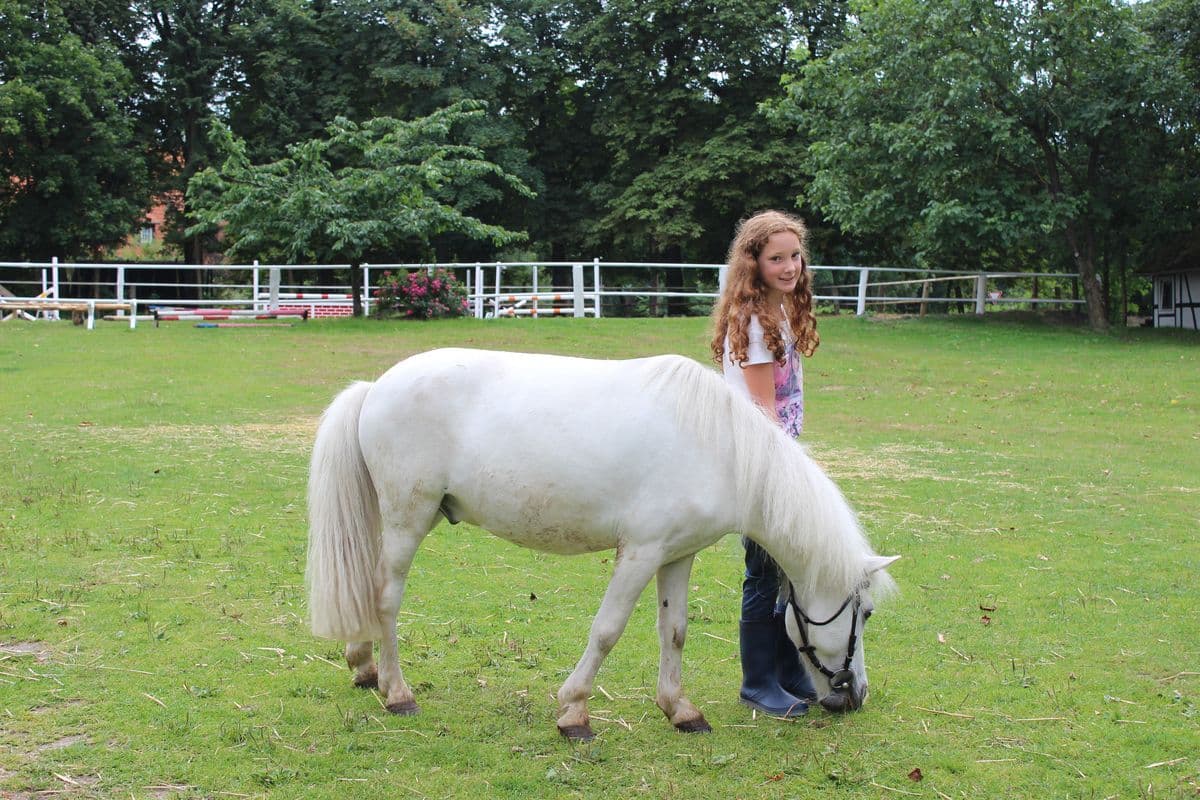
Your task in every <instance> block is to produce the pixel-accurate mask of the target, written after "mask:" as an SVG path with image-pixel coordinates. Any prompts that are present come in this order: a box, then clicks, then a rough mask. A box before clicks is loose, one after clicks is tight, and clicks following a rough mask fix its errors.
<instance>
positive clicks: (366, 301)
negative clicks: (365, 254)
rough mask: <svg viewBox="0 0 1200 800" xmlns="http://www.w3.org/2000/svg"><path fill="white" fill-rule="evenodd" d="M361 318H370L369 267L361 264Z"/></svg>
mask: <svg viewBox="0 0 1200 800" xmlns="http://www.w3.org/2000/svg"><path fill="white" fill-rule="evenodd" d="M362 271H363V301H362V307H363V316H364V317H369V316H371V265H370V264H363V265H362Z"/></svg>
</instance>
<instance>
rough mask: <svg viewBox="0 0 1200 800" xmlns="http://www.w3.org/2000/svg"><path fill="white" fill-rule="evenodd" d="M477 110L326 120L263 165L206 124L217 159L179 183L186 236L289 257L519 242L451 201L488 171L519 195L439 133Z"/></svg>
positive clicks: (358, 258) (339, 257) (490, 173)
mask: <svg viewBox="0 0 1200 800" xmlns="http://www.w3.org/2000/svg"><path fill="white" fill-rule="evenodd" d="M481 113H482V112H481V111H480V109H479V108H478V106H477V105H475V104H469V103H465V102H464V103H459V104H456V105H454V106H450V107H448V108H445V109H442V110H439V111H435V112H434V113H432V114H430V115H429V116H427V117H422V118H420V119H416V120H410V121H402V120H397V119H391V118H385V117H380V118H376V119H372V120H368V121H367V122H364V123H362V124H361V125H360V124H357V123H354V122H351V121H350V120H348V119H345V118H338V119H337V120H335V121H334V122H333V123H332V124H331V125H330V126H329V128H328V131H327V136H326V138H323V139H311V140H309V141H306V142H301V143H299V144H294V145H291V146H289V147H288V149H287V153H288V155H287V157H286V158H283V159H281V160H279V161H275V162H271V163H269V164H263V165H252V164H251V163H250V160H249V157H248V156H247V148H246V144H245V143H244V142H243V141H241V140H240V139H238V138H236V137H234V136H233V135H232V134H230V133H229V132H228V130H226V129H224V128H216V129H214V136H215V137H219V139H220V141H221V143H222V146H223V149H224V150H225V157H224V161H223V163H222V164H221V165H220V166H219V167H213V168H209V169H207V170H205V171H204V172H202V173H200V174H199V175H197V176H196V177H195V178H193V180H192V182H191V183H190V184H189V187H188V193H189V199H190V201H191V212H192V214H193V215H194V217H195V218H196V219H197V220H198V223H197V224H196V225H195V226H193V227H192V228H190V229H189V233H198V232H202V231H205V230H213V229H215V228H217V227H218V226H220V227H223V229H224V231H225V233H226V236H227V241H228V244H229V247H228V250H227V254H228V255H229V256H230V257H232V258H238V257H254V258H280V259H284V260H287V261H295V262H300V263H303V262H312V261H316V262H318V263H336V262H350V263H351V264H358V263H361V262H362V261H363V260H364V259H365V258H366V257H367V256H368V255H369V254H370V253H373V252H379V251H384V250H388V249H399V248H401V247H403V246H407V247H409V248H417V249H419V252H420V255H422V256H425V255H432V254H431V253H429V252H428V249H429V243H430V240H431V239H432V238H433V237H435V236H439V235H443V234H447V233H455V234H459V235H462V236H466V237H468V238H471V239H486V240H490V241H492V242H493V243H495V244H498V245H499V244H505V243H509V242H515V241H519V240H520V239H521V238H523V237H522V234H520V233H515V232H512V231H508V230H506V229H504V228H501V227H499V226H497V225H490V224H487V223H484V222H482V221H480V220H479V219H477V218H475V217H473V216H470V215H468V214H466V213H464V211H463V210H462V209H461V208H460V207H459V205H460V203H462V198H463V196H464V195H471V194H472V193H475V192H478V191H479V190H480V189H479V187H480V185H481V184H486V183H487V182H488V181H489V180H493V179H494V180H496V181H498V182H499V183H501V184H503V185H506V186H507V187H509V188H510V189H513V190H515V191H518V192H523V193H526V194H528V193H529V190H528V189H526V188H525V186H524V184H522V183H521V182H520V181H519V180H518V179H517V178H515V177H514V176H512V175H509V174H508V173H506V172H504V171H503V170H502V169H501V168H500V167H498V166H497V165H495V164H493V163H491V162H489V161H487V160H486V159H484V158H483V154H482V153H481V152H480V151H479V150H478V149H477V148H475V147H472V146H470V145H464V144H455V143H453V142H452V141H451V140H452V139H453V138H454V129H455V127H456V126H457V125H459V124H461V123H463V122H465V121H467V120H470V119H472V118H474V117H477V116H479V115H480V114H481Z"/></svg>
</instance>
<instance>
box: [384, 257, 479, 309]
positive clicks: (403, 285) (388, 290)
mask: <svg viewBox="0 0 1200 800" xmlns="http://www.w3.org/2000/svg"><path fill="white" fill-rule="evenodd" d="M469 307H470V306H469V304H468V302H467V287H466V286H464V285H463V284H462V283H461V282H460V281H459V280H458V279H457V278H455V277H454V275H453V273H450V272H447V271H446V270H444V269H436V270H434V271H433V272H427V271H426V270H423V269H418V270H414V271H412V272H409V273H407V274H404V273H401V274H393V273H392V272H390V271H388V272H385V273H383V277H382V278H380V280H379V283H378V284H377V285H376V287H375V313H376V314H378V315H379V316H381V317H402V318H404V319H438V318H440V317H461V316H463V315H464V314H466V313H467V311H468V310H469Z"/></svg>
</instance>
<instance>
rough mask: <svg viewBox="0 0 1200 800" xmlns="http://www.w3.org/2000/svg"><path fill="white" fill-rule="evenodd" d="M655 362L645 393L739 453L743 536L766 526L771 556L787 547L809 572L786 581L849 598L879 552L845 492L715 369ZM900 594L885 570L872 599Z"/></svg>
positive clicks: (736, 472)
mask: <svg viewBox="0 0 1200 800" xmlns="http://www.w3.org/2000/svg"><path fill="white" fill-rule="evenodd" d="M651 361H652V362H653V364H652V365H650V364H648V366H649V367H650V369H649V372H648V374H647V375H646V384H647V389H648V390H649V391H650V392H652V393H654V394H656V395H658V396H659V397H660V398H661V399H662V400H663V401H664V402H665V403H667V404H668V405H670V406H672V407H673V408H674V412H675V416H676V419H677V420H678V421H679V423H680V424H681V425H682V426H683V428H684V430H686V431H687V432H688V433H689V434H691V435H692V436H694V437H696V440H697V441H710V442H713V443H714V444H715V445H717V448H716V449H717V450H718V451H720V450H723V451H724V452H726V453H732V454H733V458H732V464H731V465H730V469H731V472H732V475H733V479H734V481H735V495H736V497H737V498H738V501H739V508H738V509H737V519H738V520H739V521H740V523H739V526H740V532H743V533H746V534H748V535H751V536H752V537H753V536H754V534H756V533H758V531H757V528H758V527H759V526H761V527H762V528H763V529H764V530H763V531H762V532H761V533H762V534H763V535H765V537H766V539H767V541H765V542H760V544H763V545H764V546H765V547H767V549H768V552H769V551H770V550H771V549H772V548H780V547H786V548H789V549H790V550H791V551H792V553H794V554H795V555H796V556H797V557H798V559H799V561H800V562H801V563H803V564H804V565H805V567H806V569H805V573H804V574H802V575H788V577H789V578H790V579H791V580H792V581H793V583H794V584H795V586H796V590H797V591H798V592H800V593H802V594H803V595H811V594H812V593H814V592H816V591H829V592H832V593H834V594H849V593H850V592H851V591H852V590H853V589H854V587H855V586H858V585H859V584H860V583H861V582H862V581H863V578H864V575H863V562H864V561H865V560H866V558H867V557H869V556H872V555H874V554H875V552H874V550H872V548H871V545H870V543H869V542H868V541H867V539H866V537H865V536H864V535H863V531H862V527H861V526H860V525H859V523H858V518H857V516H856V515H855V514H854V511H853V510H852V509H851V508H850V506H849V504H848V503H847V502H846V499H845V497H844V496H843V495H842V493H841V490H839V489H838V487H837V486H836V485H835V484H834V483H833V481H831V480H830V479H829V477H828V476H827V475H826V474H825V472H824V471H823V470H822V469H821V468H820V467H819V466H818V465H817V463H816V462H815V461H813V460H812V458H811V457H810V456H809V455H808V452H807V451H806V450H805V448H804V446H803V445H801V444H800V443H799V442H797V441H795V440H794V439H792V438H791V437H789V436H788V435H787V434H786V433H784V431H783V430H782V429H781V428H780V427H779V426H778V425H776V424H774V423H773V422H772V421H771V420H770V419H769V418H768V417H767V415H766V414H765V413H763V411H762V409H760V408H759V407H758V406H756V405H755V404H754V403H753V402H752V401H750V400H749V399H748V398H746V397H743V396H741V395H740V394H738V393H737V392H734V391H732V390H731V389H730V388H729V387H728V386H727V385H726V384H725V382H724V380H722V378H721V377H720V376H719V375H718V374H717V373H716V372H714V371H713V370H711V369H708V368H706V367H704V366H701V365H700V364H698V363H696V362H695V361H692V360H691V359H687V358H671V359H651ZM894 588H895V584H894V583H893V581H892V579H891V577H890V576H888V574H887V573H886V571H879V572H876V573H875V574H873V575H872V576H871V581H870V591H871V594H872V595H874V596H876V597H881V596H882V595H885V594H887V593H889V592H891V591H893V590H894Z"/></svg>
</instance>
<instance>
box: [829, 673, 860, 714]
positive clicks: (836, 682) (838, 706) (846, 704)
mask: <svg viewBox="0 0 1200 800" xmlns="http://www.w3.org/2000/svg"><path fill="white" fill-rule="evenodd" d="M829 683H830V687H831V688H832V689H833V691H832V692H830V693H829V694H827V695H825V696H824V697H822V698H821V707H822V708H824V709H825V710H826V711H828V712H830V713H832V714H842V713H845V712H847V711H857V710H858V709H860V708H862V704H863V700H865V699H866V696H867V691H866V687H865V686H864V687H862V688H861V689H860V688H859V687H858V686H856V685H855V683H854V677H853V675H851V676H850V678H849V679H848V680H847V679H843V678H842V673H841V672H839V673H837V674H835V675H834V676H833V680H831V681H830V682H829Z"/></svg>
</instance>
